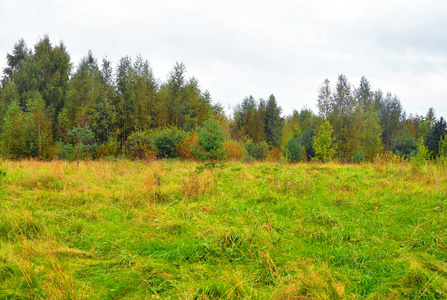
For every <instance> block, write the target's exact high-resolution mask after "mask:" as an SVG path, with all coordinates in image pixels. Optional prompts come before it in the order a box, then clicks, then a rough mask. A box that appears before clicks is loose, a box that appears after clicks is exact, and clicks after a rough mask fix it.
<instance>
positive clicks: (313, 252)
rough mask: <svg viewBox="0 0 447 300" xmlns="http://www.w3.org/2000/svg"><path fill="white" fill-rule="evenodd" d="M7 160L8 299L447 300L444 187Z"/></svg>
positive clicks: (170, 165)
mask: <svg viewBox="0 0 447 300" xmlns="http://www.w3.org/2000/svg"><path fill="white" fill-rule="evenodd" d="M195 166H196V164H195V163H180V162H153V163H149V164H144V163H137V162H128V161H117V162H85V163H81V165H80V167H79V168H77V167H76V163H68V162H57V161H56V162H36V161H20V162H12V161H1V162H0V168H1V170H3V171H4V172H2V174H1V175H0V176H1V178H0V299H40V298H42V299H158V298H161V299H165V298H172V299H234V298H236V299H241V298H243V299H446V298H447V273H446V270H447V249H446V247H447V218H446V212H445V210H447V204H446V202H447V199H446V196H447V190H446V188H447V175H446V171H445V170H442V169H439V168H438V167H436V166H432V165H430V166H425V167H423V168H422V169H415V168H413V167H412V166H410V165H407V164H382V165H379V164H365V165H336V164H327V165H321V164H298V165H293V166H290V165H276V164H268V163H265V164H253V165H245V164H239V163H229V164H227V165H226V166H225V168H224V169H222V170H220V169H218V170H215V171H214V172H213V173H212V174H211V173H210V172H209V171H205V172H203V173H201V174H196V173H195V172H194V170H195Z"/></svg>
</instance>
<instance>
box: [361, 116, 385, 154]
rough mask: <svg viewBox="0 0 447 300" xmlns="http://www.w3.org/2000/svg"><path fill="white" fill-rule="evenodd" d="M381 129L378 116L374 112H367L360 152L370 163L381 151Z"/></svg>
mask: <svg viewBox="0 0 447 300" xmlns="http://www.w3.org/2000/svg"><path fill="white" fill-rule="evenodd" d="M381 136H382V127H381V126H380V119H379V115H378V114H377V112H376V111H374V110H370V111H368V112H367V115H366V120H365V126H364V128H363V135H362V143H361V145H362V147H361V148H362V152H363V153H364V154H365V158H366V159H367V160H369V161H372V160H373V159H374V158H375V157H376V156H377V155H378V154H379V153H380V151H382V149H383V144H382V139H381Z"/></svg>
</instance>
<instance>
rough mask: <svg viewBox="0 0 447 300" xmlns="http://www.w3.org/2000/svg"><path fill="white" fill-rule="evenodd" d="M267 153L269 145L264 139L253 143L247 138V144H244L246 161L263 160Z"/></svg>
mask: <svg viewBox="0 0 447 300" xmlns="http://www.w3.org/2000/svg"><path fill="white" fill-rule="evenodd" d="M268 154H269V146H268V145H267V143H266V142H265V141H262V142H259V143H254V142H253V141H251V140H249V141H248V142H247V144H245V155H246V159H245V160H246V161H251V160H253V159H254V160H257V161H263V160H265V159H266V157H267V155H268Z"/></svg>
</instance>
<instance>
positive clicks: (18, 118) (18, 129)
mask: <svg viewBox="0 0 447 300" xmlns="http://www.w3.org/2000/svg"><path fill="white" fill-rule="evenodd" d="M24 123H25V115H24V113H23V111H22V108H21V107H20V103H19V101H17V100H14V101H13V102H12V103H11V104H10V105H9V106H8V108H7V110H6V113H5V115H4V117H3V124H2V128H1V143H2V148H3V151H4V153H5V154H6V155H7V156H8V157H10V158H13V159H17V158H23V157H26V151H27V146H26V140H25V137H26V127H25V126H24Z"/></svg>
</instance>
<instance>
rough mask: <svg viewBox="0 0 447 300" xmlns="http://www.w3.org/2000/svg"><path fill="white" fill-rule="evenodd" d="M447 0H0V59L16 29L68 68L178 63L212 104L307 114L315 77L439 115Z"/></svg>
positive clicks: (444, 96) (446, 111) (446, 98)
mask: <svg viewBox="0 0 447 300" xmlns="http://www.w3.org/2000/svg"><path fill="white" fill-rule="evenodd" d="M446 16H447V1H446V0H425V1H422V0H420V1H414V0H413V1H412V0H405V1H393V0H388V1H382V0H375V1H347V0H342V1H340V0H339V1H322V0H320V1H318V0H314V1H262V0H256V1H242V0H238V1H232V0H225V1H218V2H217V1H210V0H203V1H202V0H198V1H185V0H183V1H181V0H178V1H172V0H163V1H144V0H127V1H114V0H103V1H97V0H76V1H74V0H60V1H55V0H54V1H51V0H43V1H36V0H23V1H22V0H1V2H0V20H1V25H2V28H3V30H1V31H0V68H1V69H3V68H4V67H5V64H6V54H7V52H11V50H12V48H13V45H14V43H15V42H17V41H18V40H19V39H20V38H24V39H25V41H26V43H27V45H28V47H33V46H34V44H35V43H36V42H37V41H38V40H39V39H40V38H41V37H42V36H43V35H44V34H48V35H49V37H50V40H51V41H52V43H53V44H57V43H58V42H59V41H63V42H64V43H65V45H66V47H67V49H68V51H69V53H70V56H71V60H72V63H73V65H74V66H77V65H78V63H79V61H80V59H81V58H82V57H83V56H85V55H86V54H87V53H88V51H89V49H91V50H92V51H93V54H94V56H95V57H96V58H98V59H99V60H101V59H102V58H103V57H105V56H107V57H108V58H109V59H110V60H112V61H113V62H115V63H116V62H117V61H118V60H119V59H120V58H121V57H123V56H126V55H130V56H132V57H135V56H136V55H138V54H141V55H142V57H143V58H145V59H147V60H148V61H149V62H150V64H151V67H152V69H153V71H154V74H155V76H156V77H157V78H160V79H162V80H164V79H166V77H167V74H168V72H169V70H170V69H171V68H172V66H173V65H174V63H175V62H176V61H179V62H180V61H183V62H184V63H185V64H186V67H187V75H188V76H194V77H196V78H197V79H198V80H199V83H200V86H201V87H202V89H208V90H209V91H210V93H211V96H212V97H213V100H214V101H215V102H220V103H222V104H223V105H224V106H225V107H228V106H229V105H231V106H234V105H236V104H237V103H239V102H241V101H242V99H243V98H244V97H246V96H248V95H250V94H251V95H253V96H254V97H255V98H256V99H258V98H261V97H262V98H267V97H268V96H269V95H270V94H274V95H275V96H276V99H277V101H278V103H279V105H280V106H281V107H282V108H283V112H284V113H285V114H290V113H291V112H292V110H293V108H295V109H301V108H303V106H307V107H309V108H311V109H312V110H313V111H314V112H317V108H316V104H317V100H316V99H317V91H318V88H319V86H320V85H321V83H322V82H323V81H324V79H325V78H328V79H329V80H330V81H331V83H332V85H333V86H334V85H335V83H336V80H337V75H338V74H345V75H346V76H347V77H348V79H349V80H350V82H351V83H352V84H353V85H354V86H358V84H359V81H360V78H361V76H363V75H364V76H366V78H367V79H368V80H369V81H370V82H371V84H372V87H373V89H381V90H382V91H384V92H388V91H389V92H392V93H393V94H396V95H397V96H398V97H399V98H400V100H401V103H402V105H403V107H404V109H405V110H406V111H407V113H413V114H414V113H419V114H424V115H425V113H426V112H427V110H428V108H429V107H434V108H435V110H436V113H437V116H438V117H439V116H445V117H447V76H446V75H447V30H446V28H447V17H446Z"/></svg>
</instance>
